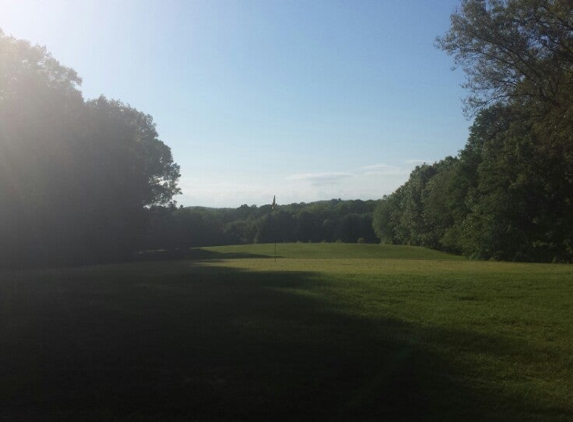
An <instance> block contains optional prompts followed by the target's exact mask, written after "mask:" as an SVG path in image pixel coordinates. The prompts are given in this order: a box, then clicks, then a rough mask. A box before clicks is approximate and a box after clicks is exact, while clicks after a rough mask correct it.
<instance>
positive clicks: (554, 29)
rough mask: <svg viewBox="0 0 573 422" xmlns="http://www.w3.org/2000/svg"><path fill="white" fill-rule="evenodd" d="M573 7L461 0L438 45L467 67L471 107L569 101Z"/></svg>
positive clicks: (548, 0) (542, 0) (528, 0)
mask: <svg viewBox="0 0 573 422" xmlns="http://www.w3.org/2000/svg"><path fill="white" fill-rule="evenodd" d="M572 10H573V3H571V1H570V0H463V1H462V4H461V8H460V10H458V11H457V12H456V13H454V14H453V15H452V16H451V27H450V30H449V31H448V32H447V33H446V34H445V35H444V36H443V37H439V38H438V39H437V44H438V46H439V47H440V48H442V49H443V50H444V51H446V52H447V53H448V54H450V55H453V56H454V59H455V63H456V64H457V65H459V66H461V67H462V68H463V70H464V71H465V73H466V75H467V83H466V87H467V88H469V90H470V92H471V96H470V97H469V101H468V105H469V107H470V108H471V109H474V110H475V109H481V108H484V107H487V106H488V105H491V104H494V103H497V102H500V101H501V102H506V103H507V102H508V101H517V102H520V101H522V100H524V99H535V100H536V101H541V102H549V103H553V104H557V103H559V102H560V101H566V102H569V101H570V96H569V95H567V93H568V92H571V87H572V83H573V79H572V74H573V68H572V64H573V21H572V20H571V13H572Z"/></svg>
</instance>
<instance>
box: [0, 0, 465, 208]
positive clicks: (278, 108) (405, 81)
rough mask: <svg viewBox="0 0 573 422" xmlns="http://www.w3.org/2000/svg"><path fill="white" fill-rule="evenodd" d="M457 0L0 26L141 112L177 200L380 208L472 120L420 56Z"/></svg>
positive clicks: (160, 5)
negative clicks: (157, 141) (351, 202)
mask: <svg viewBox="0 0 573 422" xmlns="http://www.w3.org/2000/svg"><path fill="white" fill-rule="evenodd" d="M458 4H459V1H458V0H432V1H430V0H400V1H398V0H377V1H357V0H348V1H335V0H329V1H320V0H310V1H309V0H303V1H295V0H260V1H251V0H240V1H239V0H201V1H175V0H161V1H159V0H156V1H146V0H116V1H111V0H97V1H96V0H81V1H78V0H49V1H48V0H46V1H39V0H0V10H1V11H2V13H1V14H0V28H2V29H3V30H4V32H5V33H7V34H9V35H13V36H14V37H16V38H21V39H27V40H30V41H31V42H32V43H33V44H40V45H45V46H46V47H47V49H48V51H50V52H51V53H52V55H53V56H54V57H55V58H56V59H58V60H59V61H60V62H61V63H62V64H64V65H66V66H69V67H72V68H74V69H75V70H76V71H77V72H78V73H79V75H80V76H81V77H82V78H83V84H82V91H83V94H84V97H85V98H86V99H91V98H95V97H98V96H99V95H100V94H104V95H105V96H107V97H108V98H113V99H119V100H121V101H123V102H125V103H128V104H130V105H131V106H133V107H135V108H137V109H138V110H140V111H143V112H145V113H148V114H151V115H152V116H153V118H154V121H155V123H156V124H157V129H158V132H159V134H160V138H161V139H162V140H163V141H164V142H165V143H166V144H167V145H169V146H170V147H171V149H172V152H173V155H174V159H175V161H176V162H177V163H178V164H179V165H180V166H181V179H180V187H181V188H182V189H183V194H182V195H180V196H178V197H177V198H176V199H177V201H178V203H179V204H181V205H185V206H187V205H202V206H213V207H221V206H225V207H238V206H240V205H241V204H249V205H253V204H256V205H263V204H268V203H270V202H271V201H272V198H273V195H276V197H277V203H279V204H281V203H283V204H284V203H292V202H311V201H315V200H323V199H332V198H342V199H378V198H381V197H382V196H383V195H384V194H388V193H391V192H392V191H394V190H395V189H396V188H397V187H398V186H400V185H401V184H402V183H403V182H405V181H406V180H407V178H408V175H409V173H410V171H411V170H412V169H413V168H414V167H415V166H416V165H418V164H420V163H422V162H429V163H431V162H434V161H437V160H440V159H442V158H444V157H446V156H447V155H456V154H457V152H458V151H459V150H460V149H461V148H463V146H464V144H465V141H466V139H467V136H468V127H469V125H470V124H471V122H470V121H468V120H467V119H466V118H465V117H464V115H463V112H462V103H461V100H462V98H463V97H464V96H465V94H466V93H465V92H464V90H463V89H462V88H461V87H460V85H461V83H462V82H463V81H464V76H463V74H462V73H461V71H459V70H456V71H452V70H451V68H452V65H453V61H452V59H451V57H449V56H447V55H446V54H445V53H443V52H442V51H440V50H438V49H437V48H435V47H434V40H435V37H436V36H438V35H442V34H443V33H445V32H446V31H447V29H448V27H449V17H450V15H451V13H452V12H453V11H454V10H455V9H456V7H457V6H458Z"/></svg>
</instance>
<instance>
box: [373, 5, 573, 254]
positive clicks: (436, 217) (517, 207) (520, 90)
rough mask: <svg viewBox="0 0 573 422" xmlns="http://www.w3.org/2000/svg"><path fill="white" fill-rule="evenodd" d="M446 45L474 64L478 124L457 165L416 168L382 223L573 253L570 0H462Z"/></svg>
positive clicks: (416, 233) (407, 232)
mask: <svg viewBox="0 0 573 422" xmlns="http://www.w3.org/2000/svg"><path fill="white" fill-rule="evenodd" d="M438 45H439V46H440V47H441V48H442V49H443V50H445V51H446V52H447V53H449V54H451V55H453V56H454V59H455V61H456V63H457V64H458V65H460V66H462V67H463V69H464V71H465V72H466V75H467V84H466V87H467V88H468V89H469V92H470V96H469V98H468V102H467V105H468V106H469V110H471V111H472V112H473V113H475V120H474V122H473V125H472V127H471V130H470V136H469V139H468V141H467V143H466V146H465V148H464V149H463V150H462V151H460V153H459V155H458V157H457V158H456V160H454V161H450V165H445V162H444V161H442V162H440V163H436V164H434V165H432V166H423V167H421V168H419V169H416V170H415V171H414V172H413V173H412V175H411V176H410V180H408V182H407V183H406V184H405V185H404V186H403V187H401V188H400V189H398V190H397V191H396V192H395V193H393V194H392V195H390V196H389V197H387V198H385V199H383V200H382V202H381V204H380V205H379V206H378V209H377V211H376V212H375V216H374V221H375V228H376V230H377V232H378V233H380V235H381V236H383V238H384V239H386V240H387V241H390V242H395V243H414V244H421V245H425V246H430V247H437V248H440V249H445V250H451V251H457V252H460V253H464V254H466V255H468V256H472V257H476V258H484V259H504V260H520V261H553V260H555V261H572V260H573V213H572V212H571V210H572V206H573V84H572V83H573V78H572V74H573V3H572V2H570V1H568V0H463V1H462V3H461V7H460V9H459V10H458V11H456V12H455V13H454V14H453V15H452V18H451V28H450V30H449V31H448V32H447V34H446V35H444V36H443V37H441V38H438ZM425 175H426V176H425ZM427 176H429V178H428V177H427ZM420 189H421V191H419V190H420ZM428 233H430V234H431V235H432V237H430V238H428V237H427V234H428Z"/></svg>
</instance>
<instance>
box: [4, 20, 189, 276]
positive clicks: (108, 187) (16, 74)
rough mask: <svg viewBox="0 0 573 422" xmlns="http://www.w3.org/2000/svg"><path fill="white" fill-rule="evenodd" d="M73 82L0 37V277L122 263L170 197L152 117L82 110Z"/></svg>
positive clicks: (164, 151)
mask: <svg viewBox="0 0 573 422" xmlns="http://www.w3.org/2000/svg"><path fill="white" fill-rule="evenodd" d="M80 83H81V79H80V78H79V77H78V76H77V74H76V72H75V71H73V70H72V69H70V68H67V67H64V66H62V65H60V64H59V63H58V61H57V60H55V59H54V58H53V57H52V56H51V55H50V54H49V53H48V52H47V51H46V49H45V48H42V47H38V46H32V45H30V44H29V43H28V42H27V41H21V40H16V39H14V38H13V37H9V36H6V35H5V34H4V33H3V32H2V31H1V30H0V267H28V266H46V265H50V266H53V265H68V264H82V263H93V262H102V261H109V260H117V259H125V258H126V257H128V256H130V255H131V253H132V252H133V251H134V250H136V249H138V248H139V246H140V245H141V242H142V239H143V234H144V224H145V217H146V215H145V210H146V207H148V206H152V205H156V204H168V203H169V202H170V201H171V198H172V196H173V195H174V194H175V193H177V192H178V189H177V180H178V177H179V167H178V166H177V165H176V164H174V163H173V159H172V156H171V151H170V149H169V147H167V146H166V145H165V144H164V143H163V142H161V141H160V140H159V139H158V134H157V132H156V130H155V125H154V124H153V120H152V118H151V116H149V115H146V114H144V113H141V112H139V111H137V110H136V109H134V108H132V107H130V106H128V105H125V104H123V103H121V102H119V101H112V100H108V99H106V98H105V97H100V98H98V99H96V100H91V101H86V100H84V99H83V97H82V94H81V92H80V91H79V88H78V87H79V85H80Z"/></svg>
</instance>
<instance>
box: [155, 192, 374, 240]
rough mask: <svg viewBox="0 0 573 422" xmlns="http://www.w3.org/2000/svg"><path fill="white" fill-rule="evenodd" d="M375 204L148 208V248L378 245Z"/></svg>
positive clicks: (338, 201)
mask: <svg viewBox="0 0 573 422" xmlns="http://www.w3.org/2000/svg"><path fill="white" fill-rule="evenodd" d="M374 206H375V201H360V200H356V201H342V200H340V199H338V200H337V199H333V200H331V201H320V202H313V203H309V204H305V203H300V204H290V205H281V206H278V207H276V209H275V210H272V209H271V206H270V205H264V206H261V207H257V206H254V205H253V206H249V205H242V206H240V207H239V208H234V209H232V208H218V209H217V208H203V207H188V208H182V207H181V208H176V207H174V206H170V207H152V208H150V209H149V210H148V211H147V216H148V219H149V221H150V224H149V231H148V233H147V237H146V242H145V247H146V248H147V249H169V248H185V247H192V246H212V245H237V244H250V243H273V242H275V241H276V242H280V243H285V242H336V241H339V242H345V243H356V242H358V240H359V239H361V242H365V243H373V242H376V241H377V238H376V235H375V233H374V229H373V227H372V213H373V210H374Z"/></svg>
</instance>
